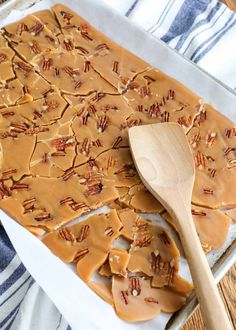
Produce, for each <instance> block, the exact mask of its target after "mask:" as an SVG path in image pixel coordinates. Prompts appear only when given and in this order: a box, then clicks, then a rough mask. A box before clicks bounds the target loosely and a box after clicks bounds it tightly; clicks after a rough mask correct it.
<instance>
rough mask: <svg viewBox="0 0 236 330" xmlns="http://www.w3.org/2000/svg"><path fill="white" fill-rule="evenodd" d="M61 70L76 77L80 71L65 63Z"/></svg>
mask: <svg viewBox="0 0 236 330" xmlns="http://www.w3.org/2000/svg"><path fill="white" fill-rule="evenodd" d="M63 70H64V71H65V72H66V73H67V74H68V75H69V76H70V77H76V76H79V75H80V73H79V71H78V70H74V69H72V67H70V66H68V65H66V66H64V67H63Z"/></svg>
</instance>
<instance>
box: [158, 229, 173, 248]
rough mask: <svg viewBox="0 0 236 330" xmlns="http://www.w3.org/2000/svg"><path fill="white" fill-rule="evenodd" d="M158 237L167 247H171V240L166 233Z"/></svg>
mask: <svg viewBox="0 0 236 330" xmlns="http://www.w3.org/2000/svg"><path fill="white" fill-rule="evenodd" d="M158 236H159V237H160V239H161V240H162V242H163V243H164V244H165V245H170V239H169V237H168V235H167V233H166V232H164V231H163V232H162V233H160V234H158Z"/></svg>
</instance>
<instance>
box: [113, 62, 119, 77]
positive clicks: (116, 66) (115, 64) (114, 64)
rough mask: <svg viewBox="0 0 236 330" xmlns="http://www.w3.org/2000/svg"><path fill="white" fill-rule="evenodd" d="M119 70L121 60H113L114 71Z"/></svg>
mask: <svg viewBox="0 0 236 330" xmlns="http://www.w3.org/2000/svg"><path fill="white" fill-rule="evenodd" d="M118 70H119V62H118V61H114V62H113V67H112V71H114V72H115V73H117V74H118Z"/></svg>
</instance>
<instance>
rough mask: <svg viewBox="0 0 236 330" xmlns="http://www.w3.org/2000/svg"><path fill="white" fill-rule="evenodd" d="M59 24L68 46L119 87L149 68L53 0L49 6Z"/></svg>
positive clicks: (123, 86)
mask: <svg viewBox="0 0 236 330" xmlns="http://www.w3.org/2000/svg"><path fill="white" fill-rule="evenodd" d="M52 10H53V11H54V13H55V14H56V17H57V19H58V21H59V23H60V25H61V28H62V31H63V34H64V36H65V39H64V40H63V42H64V43H66V46H67V47H68V50H73V49H74V48H76V50H77V51H78V52H79V54H81V55H83V56H84V57H86V58H87V59H89V60H90V61H91V64H92V66H93V67H94V69H95V70H96V71H97V72H99V74H100V75H101V76H102V77H103V78H104V79H106V80H107V81H109V82H110V83H111V84H112V85H113V86H114V87H115V88H117V89H118V90H119V91H122V90H123V89H124V88H125V87H126V85H127V83H128V82H129V81H130V80H132V79H133V78H134V77H135V76H136V75H137V74H138V73H140V72H143V71H145V70H147V69H148V68H149V65H148V64H147V63H146V62H144V61H143V60H141V59H140V58H138V57H137V56H135V55H134V54H132V53H130V52H129V51H128V50H127V49H124V48H123V47H121V46H120V45H118V44H116V43H115V42H113V41H111V40H110V39H109V38H107V37H106V36H105V35H103V34H102V33H100V32H98V31H96V30H95V29H94V28H93V27H92V26H91V25H89V24H88V22H86V21H85V20H84V19H83V18H82V17H80V16H79V15H77V14H76V13H75V12H73V11H72V10H70V9H69V8H67V7H66V6H63V5H61V4H57V5H55V6H53V7H52Z"/></svg>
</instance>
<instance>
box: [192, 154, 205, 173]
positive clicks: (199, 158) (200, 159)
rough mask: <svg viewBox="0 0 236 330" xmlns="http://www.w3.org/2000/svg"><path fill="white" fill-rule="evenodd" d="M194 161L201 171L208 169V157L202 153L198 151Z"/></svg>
mask: <svg viewBox="0 0 236 330" xmlns="http://www.w3.org/2000/svg"><path fill="white" fill-rule="evenodd" d="M194 160H195V165H196V166H197V167H198V168H199V169H202V168H206V165H207V161H206V156H205V155H204V154H203V153H202V152H201V151H199V150H198V152H197V154H196V156H195V158H194Z"/></svg>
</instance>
